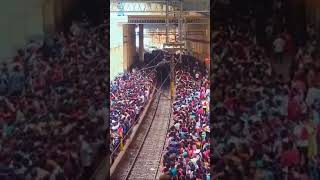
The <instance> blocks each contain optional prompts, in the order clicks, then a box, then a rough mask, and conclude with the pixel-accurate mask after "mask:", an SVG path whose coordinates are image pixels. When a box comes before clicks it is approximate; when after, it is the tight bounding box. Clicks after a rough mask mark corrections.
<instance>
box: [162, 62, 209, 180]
mask: <svg viewBox="0 0 320 180" xmlns="http://www.w3.org/2000/svg"><path fill="white" fill-rule="evenodd" d="M209 102H210V82H209V77H208V70H207V69H206V68H205V67H204V65H203V64H201V63H200V62H199V60H197V59H195V58H193V57H191V56H183V57H182V61H181V62H178V61H177V65H176V66H175V99H174V102H173V112H172V113H173V114H172V120H171V121H173V123H172V124H173V125H172V126H171V127H170V129H169V132H168V135H167V142H166V149H165V152H164V155H163V160H162V166H163V169H162V173H163V175H162V177H161V178H165V176H167V179H176V180H178V179H205V180H209V179H210V142H209V140H210V137H209V134H210V124H209V123H210V119H209Z"/></svg>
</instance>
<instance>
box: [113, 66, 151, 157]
mask: <svg viewBox="0 0 320 180" xmlns="http://www.w3.org/2000/svg"><path fill="white" fill-rule="evenodd" d="M110 83H111V84H110V151H111V153H112V152H113V151H114V150H115V149H116V148H117V146H118V145H120V142H121V139H123V138H124V136H125V135H126V134H127V132H128V130H129V129H130V128H131V127H133V125H135V124H136V123H137V120H138V118H139V115H140V114H141V112H142V111H143V109H144V107H145V105H146V104H147V102H148V100H149V98H150V94H151V93H152V90H153V87H154V86H155V83H156V70H155V69H153V70H151V69H147V70H141V69H140V70H135V69H133V70H132V72H127V73H124V74H122V75H119V76H117V77H116V78H115V79H114V80H113V81H111V82H110Z"/></svg>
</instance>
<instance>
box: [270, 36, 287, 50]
mask: <svg viewBox="0 0 320 180" xmlns="http://www.w3.org/2000/svg"><path fill="white" fill-rule="evenodd" d="M285 45H286V42H285V41H284V40H283V39H282V38H277V39H276V40H275V41H274V42H273V46H274V52H276V53H281V52H283V50H284V46H285Z"/></svg>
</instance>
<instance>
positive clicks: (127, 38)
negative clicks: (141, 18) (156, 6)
mask: <svg viewBox="0 0 320 180" xmlns="http://www.w3.org/2000/svg"><path fill="white" fill-rule="evenodd" d="M135 28H136V26H135V25H134V24H124V25H123V70H124V71H128V70H129V68H130V66H131V65H132V64H133V63H134V57H135V55H136V34H135Z"/></svg>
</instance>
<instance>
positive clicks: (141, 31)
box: [139, 24, 144, 62]
mask: <svg viewBox="0 0 320 180" xmlns="http://www.w3.org/2000/svg"><path fill="white" fill-rule="evenodd" d="M139 61H140V62H144V42H143V24H139Z"/></svg>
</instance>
